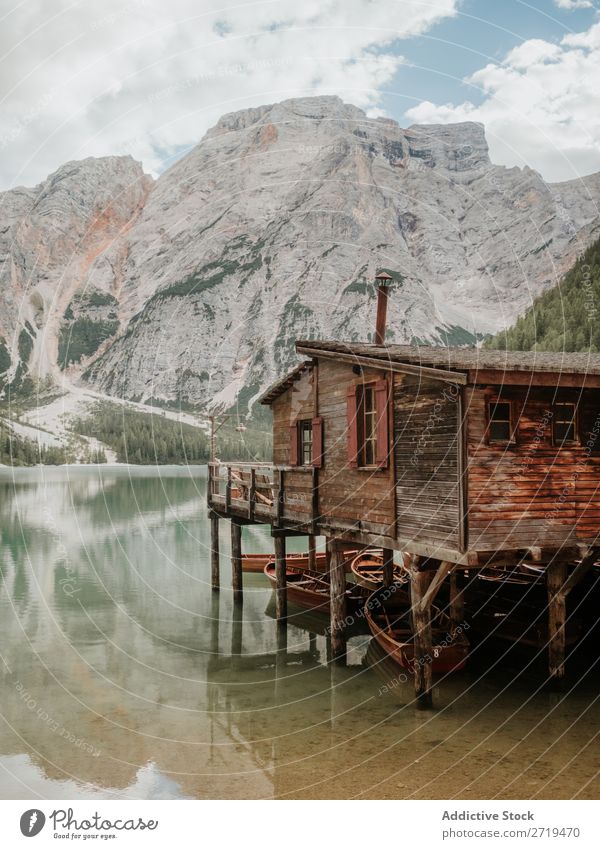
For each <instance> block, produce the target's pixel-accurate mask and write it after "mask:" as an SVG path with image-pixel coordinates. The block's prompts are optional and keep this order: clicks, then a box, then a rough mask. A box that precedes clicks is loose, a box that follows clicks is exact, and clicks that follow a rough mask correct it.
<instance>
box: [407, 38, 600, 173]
mask: <svg viewBox="0 0 600 849" xmlns="http://www.w3.org/2000/svg"><path fill="white" fill-rule="evenodd" d="M599 48H600V23H596V24H595V25H593V26H592V27H591V28H590V29H589V30H587V31H585V32H582V33H577V34H574V35H568V36H565V37H564V38H563V39H562V41H561V42H560V43H559V44H552V43H550V42H547V41H543V40H540V39H531V40H529V41H526V42H524V43H523V44H521V45H520V46H519V47H516V48H514V49H513V50H511V51H510V52H509V53H508V54H507V56H506V57H505V60H504V61H503V62H502V63H501V64H497V65H496V64H489V65H486V66H485V68H482V69H481V70H479V71H477V72H476V73H475V74H473V75H472V76H471V77H469V78H468V79H467V80H466V82H467V83H469V84H470V85H472V86H475V87H476V88H477V89H479V91H480V92H481V93H482V94H483V101H482V102H481V103H477V104H475V103H473V102H472V101H470V100H467V101H465V102H464V103H461V104H452V103H447V104H444V105H436V104H434V103H431V102H430V101H424V102H422V103H420V104H418V105H417V106H416V107H414V108H412V109H410V110H409V111H408V112H407V115H408V117H409V119H410V120H412V121H415V122H416V123H449V122H452V121H466V120H471V121H481V122H483V123H484V124H485V126H486V131H487V136H488V141H489V143H490V154H491V157H492V160H493V161H494V162H498V163H500V164H504V165H521V166H522V165H529V166H531V167H532V168H536V169H537V170H538V171H540V172H541V174H542V175H543V176H544V177H545V178H546V179H547V180H550V181H554V180H567V179H572V178H574V177H577V176H581V175H584V174H589V173H591V172H593V171H599V170H600V85H599V80H600V49H599Z"/></svg>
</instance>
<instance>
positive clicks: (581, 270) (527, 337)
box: [485, 239, 600, 353]
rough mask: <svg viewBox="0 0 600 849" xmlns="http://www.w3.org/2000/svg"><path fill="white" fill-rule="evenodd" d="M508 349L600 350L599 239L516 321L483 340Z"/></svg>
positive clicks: (488, 345) (497, 347) (488, 346)
mask: <svg viewBox="0 0 600 849" xmlns="http://www.w3.org/2000/svg"><path fill="white" fill-rule="evenodd" d="M485 346H486V347H487V348H496V349H500V350H504V349H508V350H511V351H591V352H592V353H599V352H600V239H599V240H598V241H596V242H594V244H593V245H591V247H589V248H588V249H587V251H586V252H585V253H584V254H583V256H581V257H580V258H579V259H578V260H577V262H576V263H575V265H574V266H573V267H572V268H571V269H570V270H569V271H568V272H567V273H566V274H565V276H564V277H563V279H562V280H561V282H560V283H559V284H558V285H557V286H555V287H554V288H553V289H550V290H549V291H548V292H545V293H544V294H543V295H541V296H540V297H539V298H537V299H536V300H535V301H534V303H533V305H532V306H531V307H530V308H529V309H528V310H527V312H526V313H525V314H524V315H522V316H521V317H520V318H519V319H517V322H516V324H514V325H513V327H510V328H508V330H503V331H502V332H500V333H498V334H497V335H496V336H494V337H492V338H491V339H489V340H488V341H487V342H486V345H485Z"/></svg>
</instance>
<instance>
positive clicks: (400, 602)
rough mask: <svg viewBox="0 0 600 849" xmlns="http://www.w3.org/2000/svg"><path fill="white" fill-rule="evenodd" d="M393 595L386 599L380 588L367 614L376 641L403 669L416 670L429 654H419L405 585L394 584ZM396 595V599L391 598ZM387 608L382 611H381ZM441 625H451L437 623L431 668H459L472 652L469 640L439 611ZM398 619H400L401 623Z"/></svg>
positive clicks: (444, 670) (440, 671)
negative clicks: (420, 656)
mask: <svg viewBox="0 0 600 849" xmlns="http://www.w3.org/2000/svg"><path fill="white" fill-rule="evenodd" d="M394 587H395V588H396V589H395V590H394V593H393V596H390V597H389V598H388V599H387V602H388V603H386V601H385V600H382V596H381V594H380V591H376V592H374V593H372V595H370V596H369V598H368V600H367V603H366V605H365V618H366V620H367V624H368V626H369V630H370V631H371V634H372V635H373V637H374V639H375V641H376V642H377V643H378V645H379V646H381V648H382V649H383V650H384V651H385V653H386V654H387V655H388V657H389V658H390V659H391V660H393V661H394V663H396V664H397V665H398V666H400V667H401V668H402V669H405V670H406V671H407V672H410V673H412V674H414V672H415V669H416V666H417V664H418V663H419V662H421V663H423V662H426V661H427V660H429V658H422V659H421V660H420V659H419V658H416V657H415V649H414V641H413V637H412V632H411V629H410V627H408V626H407V624H406V623H407V621H408V618H409V612H410V603H409V601H408V596H407V594H406V592H405V591H404V589H403V587H402V585H394ZM390 599H392V601H390ZM380 610H383V612H382V613H379V612H378V611H380ZM436 618H437V619H438V620H439V622H440V625H442V624H443V625H447V626H448V627H447V628H445V627H433V628H432V637H433V652H432V656H431V658H430V659H431V668H432V671H433V672H434V673H436V674H445V673H448V672H456V671H458V670H459V669H462V668H463V667H464V666H465V664H466V662H467V659H468V656H469V641H468V640H467V639H466V637H465V635H464V634H462V633H458V632H456V631H455V632H454V633H452V632H451V628H450V622H449V620H448V619H447V617H444V616H443V615H442V614H439V615H438V616H437V617H436ZM396 623H398V625H397V627H395V626H396Z"/></svg>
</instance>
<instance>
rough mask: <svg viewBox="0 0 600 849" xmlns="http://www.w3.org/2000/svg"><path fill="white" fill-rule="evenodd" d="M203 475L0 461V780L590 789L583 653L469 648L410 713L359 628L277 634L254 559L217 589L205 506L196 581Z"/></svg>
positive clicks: (208, 792) (592, 713) (596, 760)
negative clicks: (561, 658) (331, 637)
mask: <svg viewBox="0 0 600 849" xmlns="http://www.w3.org/2000/svg"><path fill="white" fill-rule="evenodd" d="M205 482H206V474H205V470H204V469H203V468H193V469H191V470H189V469H183V468H173V467H162V468H160V469H158V470H157V469H155V468H152V469H150V468H136V467H134V468H128V467H99V468H96V467H70V468H62V469H56V468H42V469H31V470H29V469H22V470H15V471H14V472H13V471H12V470H10V469H2V470H0V566H1V576H2V581H1V583H0V671H1V675H0V715H1V717H2V720H1V722H0V798H5V799H6V798H29V797H41V798H55V799H58V798H101V797H104V798H109V797H110V798H114V797H116V798H313V797H315V798H349V797H352V798H353V797H374V798H442V799H445V798H454V797H456V798H465V797H466V798H475V799H476V798H491V797H499V798H529V797H537V798H571V797H578V798H597V797H598V794H599V791H600V781H599V778H598V774H599V770H600V746H599V744H598V735H599V732H600V709H599V703H598V698H599V695H600V685H599V684H598V680H599V676H598V669H597V665H596V661H597V658H596V657H595V656H594V654H593V652H592V653H590V654H588V655H587V656H584V655H582V657H581V658H578V659H576V661H575V662H574V664H572V666H571V669H570V677H569V681H568V689H567V692H566V693H564V694H561V695H558V694H555V693H551V692H548V691H547V690H546V689H545V688H544V687H543V686H542V685H543V680H544V670H545V666H544V663H543V662H542V661H535V660H533V661H532V659H531V658H529V657H525V658H523V657H522V656H521V655H519V656H514V657H513V656H511V655H509V656H504V655H503V653H502V651H498V652H496V653H494V654H491V655H490V654H488V655H486V656H476V657H475V658H474V660H473V661H472V663H471V664H470V665H469V668H468V669H467V671H465V672H463V673H460V674H457V675H454V676H452V677H449V678H448V679H447V680H445V681H443V682H441V683H440V684H439V685H438V686H437V687H436V692H435V696H434V698H435V704H436V710H435V711H433V712H430V713H420V712H417V711H416V710H415V709H414V706H413V703H412V687H411V685H410V682H408V683H402V682H399V681H398V679H397V678H396V677H395V675H396V673H395V671H394V669H393V668H392V667H390V666H389V665H388V662H387V661H386V660H385V658H382V656H381V655H380V654H379V653H378V651H377V650H376V649H374V647H373V645H372V642H371V640H370V638H369V636H368V635H367V634H356V635H355V636H353V637H352V639H351V640H350V650H349V663H348V666H347V667H345V668H340V667H338V666H335V665H330V664H328V663H327V640H326V637H325V636H324V629H325V627H326V624H327V623H326V622H323V620H322V619H320V618H319V617H318V616H316V615H313V616H312V617H311V616H309V615H307V614H306V613H301V612H300V611H298V610H297V609H294V608H292V609H291V611H290V612H291V624H290V625H289V627H288V629H287V649H286V648H285V647H284V646H282V644H281V639H280V640H279V643H278V636H277V628H276V625H275V622H274V620H273V599H272V594H271V590H270V588H269V586H268V585H267V584H266V582H265V579H263V577H262V576H261V575H245V576H244V585H245V597H244V605H243V610H242V611H240V610H239V609H238V608H234V606H233V604H232V598H231V592H230V589H229V586H230V572H229V563H228V557H227V555H228V551H229V540H228V524H227V523H226V522H222V523H221V525H222V540H221V546H222V567H221V569H222V584H223V589H222V591H221V593H220V594H218V595H217V596H214V595H213V594H212V593H211V590H210V585H209V580H210V565H209V551H208V548H209V536H208V523H207V519H206V501H205V485H206V483H205ZM301 542H302V541H299V545H300V547H301ZM243 545H244V547H245V550H246V551H262V550H270V549H271V547H272V546H271V539H270V537H269V533H268V529H266V528H264V529H261V528H247V529H245V530H244V538H243ZM386 684H387V686H386Z"/></svg>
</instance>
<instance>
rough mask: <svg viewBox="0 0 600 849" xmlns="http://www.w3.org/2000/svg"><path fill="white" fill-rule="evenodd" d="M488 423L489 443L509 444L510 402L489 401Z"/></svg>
mask: <svg viewBox="0 0 600 849" xmlns="http://www.w3.org/2000/svg"><path fill="white" fill-rule="evenodd" d="M488 422H489V424H488V439H489V441H490V442H510V441H511V440H512V438H513V432H512V416H511V404H510V401H489V402H488Z"/></svg>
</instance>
